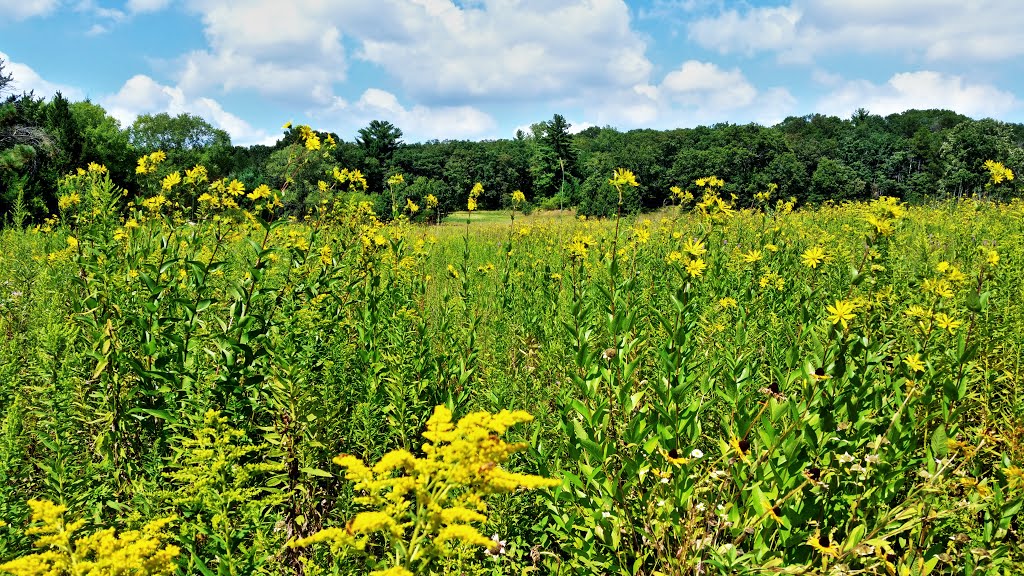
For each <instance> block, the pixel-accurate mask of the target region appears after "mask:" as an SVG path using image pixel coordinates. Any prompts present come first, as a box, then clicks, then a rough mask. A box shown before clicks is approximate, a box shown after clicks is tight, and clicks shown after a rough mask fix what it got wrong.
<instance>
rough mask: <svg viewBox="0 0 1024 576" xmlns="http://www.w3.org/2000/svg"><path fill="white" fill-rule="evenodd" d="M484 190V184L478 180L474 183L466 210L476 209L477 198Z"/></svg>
mask: <svg viewBox="0 0 1024 576" xmlns="http://www.w3.org/2000/svg"><path fill="white" fill-rule="evenodd" d="M483 192H484V186H483V184H481V183H479V182H477V183H476V184H474V185H473V189H472V190H470V191H469V200H468V201H467V202H466V210H469V211H470V212H472V211H474V210H476V199H477V198H479V197H480V195H481V194H483Z"/></svg>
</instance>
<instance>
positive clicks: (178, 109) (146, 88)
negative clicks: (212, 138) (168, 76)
mask: <svg viewBox="0 0 1024 576" xmlns="http://www.w3.org/2000/svg"><path fill="white" fill-rule="evenodd" d="M100 103H101V104H102V105H103V106H104V107H105V108H106V109H107V113H108V114H110V115H111V116H113V117H114V118H117V119H118V120H119V121H120V122H121V125H122V126H130V125H131V124H132V123H133V122H134V121H135V118H137V117H138V116H139V115H141V114H159V113H161V112H166V113H168V114H170V115H172V116H176V115H178V114H182V113H188V114H194V115H196V116H201V117H202V118H204V119H205V120H206V121H208V122H210V124H212V125H213V126H214V127H216V128H220V129H221V130H224V131H226V132H227V133H228V134H230V135H231V141H232V142H233V143H234V144H238V145H248V144H265V143H273V142H274V141H275V140H276V139H277V137H276V135H271V134H268V133H267V132H266V131H265V130H262V129H258V128H254V127H253V126H252V125H250V124H249V123H248V122H246V121H245V120H243V119H242V118H240V117H238V116H236V115H234V114H232V113H230V112H227V111H226V110H224V107H223V106H221V105H220V103H219V102H217V101H216V100H214V99H212V98H207V97H196V98H189V97H187V96H186V95H185V92H184V91H183V90H182V89H181V88H178V87H176V86H166V85H164V84H160V83H159V82H157V81H156V80H153V79H152V78H150V77H149V76H146V75H144V74H137V75H135V76H132V77H131V78H129V79H128V80H127V81H126V82H125V83H124V85H123V86H121V89H120V90H118V91H117V92H116V93H115V94H111V95H109V96H106V97H103V98H101V99H100Z"/></svg>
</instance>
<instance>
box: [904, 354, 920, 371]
mask: <svg viewBox="0 0 1024 576" xmlns="http://www.w3.org/2000/svg"><path fill="white" fill-rule="evenodd" d="M903 362H904V363H905V364H906V365H907V367H908V368H910V369H911V370H913V371H914V372H924V362H922V361H921V355H920V354H907V355H906V356H905V357H904V358H903Z"/></svg>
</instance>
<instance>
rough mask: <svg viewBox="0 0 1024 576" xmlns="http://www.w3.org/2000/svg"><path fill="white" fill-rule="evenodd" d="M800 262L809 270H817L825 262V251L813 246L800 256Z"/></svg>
mask: <svg viewBox="0 0 1024 576" xmlns="http://www.w3.org/2000/svg"><path fill="white" fill-rule="evenodd" d="M800 261H801V262H803V264H804V266H807V267H808V268H817V267H818V264H821V263H822V262H824V261H825V249H824V248H822V247H821V246H812V247H810V248H808V249H807V250H804V253H803V254H801V255H800Z"/></svg>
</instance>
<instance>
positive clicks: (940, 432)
mask: <svg viewBox="0 0 1024 576" xmlns="http://www.w3.org/2000/svg"><path fill="white" fill-rule="evenodd" d="M948 441H949V437H948V436H946V427H945V426H944V425H942V424H939V427H938V428H936V429H935V431H934V432H932V454H934V455H935V457H936V458H945V457H946V454H949V446H948V444H947V443H948Z"/></svg>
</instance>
